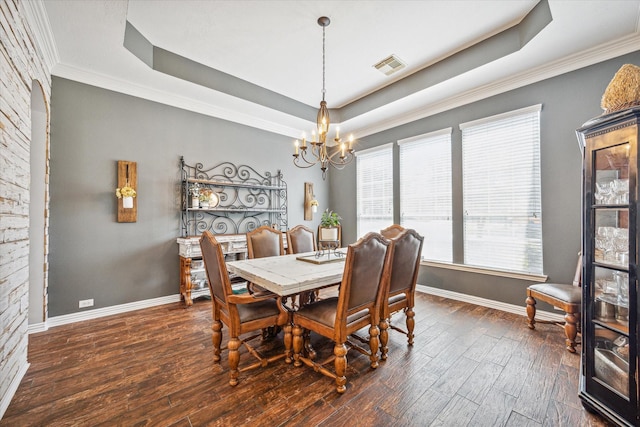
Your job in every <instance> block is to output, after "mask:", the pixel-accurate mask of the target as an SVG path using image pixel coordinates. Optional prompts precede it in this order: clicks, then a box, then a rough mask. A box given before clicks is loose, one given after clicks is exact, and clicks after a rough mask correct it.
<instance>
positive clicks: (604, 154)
mask: <svg viewBox="0 0 640 427" xmlns="http://www.w3.org/2000/svg"><path fill="white" fill-rule="evenodd" d="M629 153H630V144H629V143H628V142H627V143H622V144H619V145H614V146H609V147H605V148H601V149H598V150H596V151H595V152H594V153H593V173H592V174H591V178H592V182H591V184H592V193H591V194H593V198H592V213H593V218H592V221H590V226H591V227H592V228H591V229H590V230H589V232H590V233H589V234H590V235H591V236H593V239H591V244H592V245H593V247H592V248H591V249H592V252H591V253H592V254H593V263H592V264H591V265H590V266H589V267H588V268H589V269H590V273H591V274H589V276H590V286H589V289H590V293H589V299H590V304H591V307H592V310H590V311H589V312H588V313H586V315H587V316H588V319H585V320H586V321H589V322H592V325H591V327H590V328H588V329H589V330H590V331H592V332H593V334H594V338H595V340H594V348H593V376H594V379H595V381H597V382H599V383H601V384H602V385H604V386H605V387H607V388H609V389H611V390H613V391H615V392H616V393H618V394H620V395H622V396H623V397H625V398H628V396H629V280H630V278H629Z"/></svg>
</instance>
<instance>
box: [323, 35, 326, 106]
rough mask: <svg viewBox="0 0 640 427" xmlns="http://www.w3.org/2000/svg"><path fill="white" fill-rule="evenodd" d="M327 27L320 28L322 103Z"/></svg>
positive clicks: (324, 91) (324, 90)
mask: <svg viewBox="0 0 640 427" xmlns="http://www.w3.org/2000/svg"><path fill="white" fill-rule="evenodd" d="M326 28H327V27H322V100H323V101H324V94H325V93H326V92H327V90H326V88H325V85H324V82H325V71H324V67H325V65H324V64H325V30H326Z"/></svg>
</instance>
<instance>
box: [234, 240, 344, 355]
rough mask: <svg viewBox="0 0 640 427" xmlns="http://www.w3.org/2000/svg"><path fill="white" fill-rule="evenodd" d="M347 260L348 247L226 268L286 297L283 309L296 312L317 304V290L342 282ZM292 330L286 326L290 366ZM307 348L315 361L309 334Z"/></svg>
mask: <svg viewBox="0 0 640 427" xmlns="http://www.w3.org/2000/svg"><path fill="white" fill-rule="evenodd" d="M345 259H346V248H345V249H343V250H340V249H332V250H320V251H318V252H307V253H300V254H290V255H280V256H272V257H265V258H251V259H243V260H238V261H228V262H227V263H226V265H227V270H228V271H229V272H230V273H233V274H235V275H237V276H240V277H242V278H243V279H246V280H248V281H250V282H252V283H254V284H256V285H258V286H261V287H263V288H264V289H266V290H268V291H271V292H273V293H274V294H276V295H278V296H281V297H283V298H282V299H283V301H282V304H283V307H284V308H285V309H287V310H289V311H295V310H296V309H297V308H298V307H299V304H306V303H308V302H310V301H313V299H314V297H313V291H315V290H318V289H321V288H324V287H328V286H333V285H336V284H339V283H340V282H341V281H342V274H343V272H344V266H345V263H344V261H345ZM305 295H306V296H305ZM296 296H300V299H299V300H298V304H296V303H295V302H294V300H295V299H296ZM289 297H290V298H291V302H292V304H291V305H286V304H285V300H286V299H288V298H289ZM291 328H292V325H291V324H290V323H289V324H287V325H285V326H284V327H283V330H284V344H285V349H286V353H287V355H286V358H285V362H286V363H291V362H292V360H293V359H292V355H293V353H292V351H291V339H292V335H291ZM303 345H304V352H305V354H306V355H307V357H309V358H310V359H315V357H316V352H315V350H314V349H313V347H312V346H311V342H310V339H309V334H308V333H305V334H304V344H303Z"/></svg>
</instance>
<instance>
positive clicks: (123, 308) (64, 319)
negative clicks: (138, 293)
mask: <svg viewBox="0 0 640 427" xmlns="http://www.w3.org/2000/svg"><path fill="white" fill-rule="evenodd" d="M196 296H197V295H195V294H192V298H194V297H196ZM178 301H180V295H179V294H175V295H167V296H164V297H158V298H152V299H147V300H142V301H134V302H129V303H126V304H119V305H113V306H111V307H104V308H96V309H94V310H85V311H80V312H77V313H70V314H64V315H62V316H54V317H50V318H49V319H47V320H46V321H45V322H44V323H35V324H33V325H29V328H28V333H30V334H31V333H35V332H43V331H46V330H47V329H49V328H50V327H53V326H60V325H66V324H68V323H74V322H80V321H83V320H90V319H97V318H100V317H104V316H111V315H113V314H120V313H126V312H127V311H133V310H140V309H143V308H149V307H155V306H158V305H163V304H171V303H174V302H178Z"/></svg>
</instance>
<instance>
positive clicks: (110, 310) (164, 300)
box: [28, 285, 564, 334]
mask: <svg viewBox="0 0 640 427" xmlns="http://www.w3.org/2000/svg"><path fill="white" fill-rule="evenodd" d="M416 290H417V291H419V292H424V293H426V294H430V295H435V296H440V297H443V298H449V299H453V300H456V301H464V302H468V303H470V304H475V305H480V306H483V307H489V308H493V309H496V310H501V311H506V312H508V313H513V314H517V315H519V316H526V315H527V311H526V307H525V306H524V304H523V305H522V306H518V305H514V304H507V303H504V302H500V301H495V300H490V299H486V298H480V297H476V296H473V295H467V294H462V293H459V292H453V291H447V290H445V289H439V288H433V287H431V286H426V285H417V287H416ZM207 291H208V290H207ZM197 297H198V294H197V293H196V292H194V293H193V294H192V298H197ZM178 301H180V295H179V294H176V295H168V296H164V297H159V298H152V299H148V300H142V301H134V302H130V303H126V304H120V305H114V306H111V307H104V308H97V309H94V310H85V311H81V312H77V313H70V314H65V315H62V316H55V317H51V318H49V319H48V320H47V321H46V322H43V323H35V324H33V325H29V329H28V332H29V334H32V333H36V332H43V331H46V330H47V329H49V328H50V327H53V326H60V325H66V324H68V323H74V322H80V321H83V320H90V319H97V318H100V317H104V316H111V315H113V314H120V313H126V312H128V311H133V310H140V309H143V308H149V307H155V306H158V305H163V304H171V303H174V302H178ZM536 319H539V320H546V321H553V322H563V321H564V318H563V316H562V315H561V314H557V313H550V312H548V311H543V310H538V311H537V312H536Z"/></svg>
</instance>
